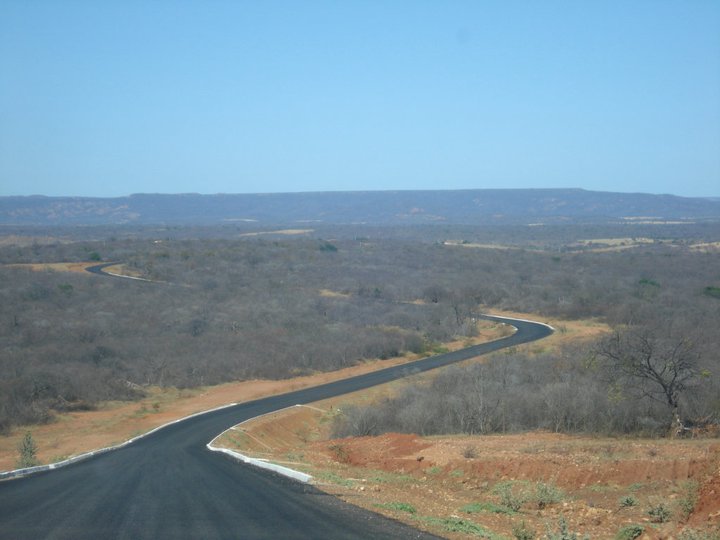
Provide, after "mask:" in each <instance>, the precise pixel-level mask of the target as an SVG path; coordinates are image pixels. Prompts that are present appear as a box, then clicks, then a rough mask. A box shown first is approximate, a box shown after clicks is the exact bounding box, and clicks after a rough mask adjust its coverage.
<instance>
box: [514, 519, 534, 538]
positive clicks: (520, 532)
mask: <svg viewBox="0 0 720 540" xmlns="http://www.w3.org/2000/svg"><path fill="white" fill-rule="evenodd" d="M512 533H513V536H514V537H515V540H535V534H536V533H535V531H534V530H532V529H528V527H527V525H525V522H524V521H522V522H520V524H514V525H513V527H512Z"/></svg>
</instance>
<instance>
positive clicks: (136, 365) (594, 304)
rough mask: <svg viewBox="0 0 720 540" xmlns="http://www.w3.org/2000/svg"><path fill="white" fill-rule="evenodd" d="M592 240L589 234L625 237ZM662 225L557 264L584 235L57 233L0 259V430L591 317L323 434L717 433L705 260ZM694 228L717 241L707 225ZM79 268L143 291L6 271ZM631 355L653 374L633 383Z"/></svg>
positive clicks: (719, 339) (717, 340)
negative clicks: (142, 398)
mask: <svg viewBox="0 0 720 540" xmlns="http://www.w3.org/2000/svg"><path fill="white" fill-rule="evenodd" d="M608 229H609V230H603V231H597V234H603V235H604V237H609V236H610V235H614V236H618V234H623V233H624V232H625V231H624V230H622V231H620V230H613V229H612V228H611V227H609V228H608ZM680 229H681V228H678V229H672V230H666V231H665V235H664V237H665V238H668V239H669V240H668V243H667V244H663V245H648V246H647V247H644V246H641V247H636V248H632V249H628V250H624V251H610V252H591V251H588V250H582V249H580V250H576V251H575V252H568V250H566V249H564V248H563V245H565V244H561V243H559V241H558V240H557V239H558V238H563V239H566V240H565V242H566V243H567V244H569V243H571V242H572V241H573V239H574V238H582V237H586V236H578V235H582V234H583V233H586V232H588V231H587V230H582V231H580V230H576V231H573V230H572V229H571V228H570V227H568V228H565V229H563V228H559V229H557V231H556V232H557V234H553V235H549V234H548V233H547V232H545V233H543V232H538V231H537V230H534V229H531V228H525V231H526V238H525V240H524V242H525V243H524V244H523V237H522V232H523V231H522V230H520V229H517V230H514V231H512V232H506V233H504V234H506V235H512V236H513V239H512V241H508V243H511V244H515V245H516V246H523V245H525V246H527V249H504V250H501V249H478V248H472V247H466V246H463V245H444V244H442V243H441V242H440V240H441V239H442V238H452V239H461V240H462V239H465V241H466V242H468V243H484V242H487V241H488V239H489V237H492V234H491V233H492V231H487V230H482V229H478V230H471V229H460V228H455V229H449V228H447V227H441V226H438V227H418V228H415V229H413V228H408V229H406V230H398V231H396V232H395V233H394V234H388V233H387V231H381V230H378V229H370V228H366V229H363V228H354V229H353V228H349V227H346V228H339V229H338V230H337V231H336V232H337V234H335V235H334V234H332V233H333V231H330V230H323V231H319V232H316V233H315V235H316V236H315V237H313V238H310V237H307V236H305V237H281V236H277V237H263V236H259V237H238V235H237V234H235V231H233V230H231V229H225V230H222V231H220V234H217V232H218V231H214V232H213V231H206V230H202V229H198V230H183V229H175V230H169V231H162V232H158V231H157V229H146V230H140V231H133V234H128V233H127V231H125V232H123V230H118V231H111V230H89V231H77V230H75V231H70V232H68V234H67V236H68V237H69V238H70V239H69V240H68V241H66V242H47V243H44V244H35V245H32V246H25V247H19V246H17V245H11V246H6V247H2V248H0V264H2V265H3V266H1V267H0V351H1V354H0V369H1V370H2V374H3V375H2V378H1V379H0V432H3V431H4V432H7V431H8V430H9V429H11V428H12V427H13V426H17V425H22V424H31V423H40V422H47V421H50V420H51V419H52V415H53V411H62V410H73V409H83V408H92V407H94V406H95V405H96V404H97V403H99V402H100V401H104V400H118V399H119V400H131V399H134V398H135V397H137V396H139V395H142V393H143V388H144V387H146V386H148V385H173V386H178V387H193V386H199V385H208V384H216V383H220V382H223V381H228V380H235V379H249V378H255V377H271V378H284V377H291V376H294V375H298V374H304V373H309V372H313V371H325V370H333V369H338V368H341V367H344V366H349V365H353V364H355V363H357V362H359V361H362V359H365V358H377V357H379V358H385V357H390V356H393V355H397V354H401V353H403V352H404V351H413V352H418V353H422V352H426V351H428V350H430V349H431V348H432V346H433V344H434V343H436V342H438V341H442V340H446V339H449V338H451V337H453V336H467V335H471V334H472V333H473V332H474V324H473V323H472V320H471V318H472V314H473V313H475V312H477V311H482V309H484V308H493V307H494V308H503V309H511V310H517V311H524V312H530V313H537V314H539V315H542V314H546V315H552V316H557V317H563V318H569V319H572V318H581V317H601V318H604V319H605V320H606V321H607V322H608V323H609V324H611V325H612V326H613V327H615V328H617V330H618V333H617V334H616V335H615V336H613V337H612V338H607V339H606V340H605V341H603V342H599V343H595V344H589V345H587V346H583V347H580V348H575V349H572V350H571V349H568V350H564V351H562V352H561V353H558V354H557V355H555V356H546V357H541V358H534V359H532V360H531V361H530V360H528V359H527V358H524V357H523V356H522V355H519V354H517V353H511V354H502V355H498V356H497V357H496V358H494V359H493V360H492V361H490V362H488V363H487V364H484V365H478V366H474V367H470V368H456V369H450V370H447V371H446V372H445V373H443V374H441V375H440V376H438V377H437V378H436V380H435V381H434V382H433V383H432V384H431V387H430V388H429V389H428V388H423V389H417V388H409V389H408V390H407V391H406V392H404V393H403V394H401V395H399V396H397V398H395V399H394V400H393V401H392V402H387V403H384V404H380V405H377V406H375V407H372V408H366V409H356V410H351V411H348V412H347V414H346V416H345V417H344V418H343V419H342V420H341V422H340V424H338V426H336V427H337V431H338V433H342V434H350V433H354V434H365V433H376V432H380V431H385V430H397V431H415V432H419V433H441V432H467V433H489V432H498V431H514V430H522V429H534V428H546V429H551V430H557V431H570V432H573V431H577V432H611V433H653V434H657V433H664V432H666V431H667V428H668V426H669V425H670V422H671V420H672V415H673V414H675V413H678V414H679V415H680V416H682V417H683V419H695V420H699V419H706V420H710V421H711V422H712V421H715V422H717V420H718V418H720V357H719V355H718V352H717V351H718V350H720V332H718V331H717V326H718V322H720V298H718V295H717V294H713V293H714V291H717V290H720V289H718V287H720V254H719V253H718V252H717V251H714V252H707V251H702V250H692V249H689V248H688V247H687V246H686V245H685V244H686V241H687V238H685V237H684V236H683V235H685V236H687V233H688V229H687V228H685V229H682V230H680ZM694 233H695V234H697V237H698V239H700V240H706V241H707V240H717V237H718V236H720V235H719V234H718V231H717V227H716V228H715V229H712V228H711V227H704V228H701V229H696V230H694ZM78 235H85V236H86V237H93V238H96V239H95V240H92V241H82V240H80V239H78V238H73V237H77V236H78ZM91 235H92V236H91ZM543 235H545V236H543ZM98 238H105V239H98ZM323 238H325V239H323ZM328 239H329V240H328ZM540 247H544V248H548V247H549V248H550V249H545V250H541V249H539V248H540ZM92 258H101V259H102V260H104V261H120V262H123V263H125V264H126V265H127V267H128V268H131V269H133V270H135V271H137V272H139V273H140V275H142V276H144V277H146V278H148V279H152V280H157V281H159V282H162V283H147V282H138V281H129V280H120V279H111V278H107V277H102V276H95V275H89V274H87V275H85V274H70V273H64V272H53V271H43V272H34V271H31V270H29V269H26V268H17V267H11V266H7V265H10V264H17V263H31V262H45V263H48V262H59V261H87V260H91V259H92ZM613 339H614V340H615V341H613ZM643 340H645V341H644V342H643ZM643 343H644V345H643ZM643 346H645V347H646V349H647V347H650V350H651V353H652V354H650V357H651V358H650V360H647V361H646V362H645V363H646V364H648V362H649V364H648V365H649V366H650V367H652V366H655V368H656V369H655V371H656V372H658V373H659V372H662V373H659V375H658V373H654V374H653V372H652V369H650V371H647V370H645V371H644V372H643V371H642V370H640V371H638V369H639V367H640V368H641V367H643V366H642V361H643V358H645V356H647V354H646V353H647V350H643ZM629 351H630V352H632V351H634V352H635V353H636V354H634V356H633V355H632V354H629ZM673 351H675V353H682V354H681V356H682V358H679V357H678V359H679V360H682V361H681V362H676V363H675V364H673V362H674V360H673V359H674V358H675V357H673V356H672V355H673V354H674V353H673ZM643 354H645V356H643ZM668 355H670V356H668ZM668 358H669V359H670V360H668ZM633 362H635V364H633ZM638 362H640V364H639V365H638ZM653 362H654V364H653ZM676 364H677V365H676ZM530 366H531V367H530ZM675 368H677V371H678V372H677V374H676V375H677V377H676V378H675V379H672V375H670V379H667V375H668V373H670V372H669V371H667V370H668V369H669V370H672V369H675ZM633 369H635V371H633ZM663 369H665V370H666V371H663ZM655 376H659V377H660V378H661V380H666V382H667V380H670V381H671V382H672V385H673V387H672V388H671V389H669V390H668V389H666V388H664V386H663V384H661V383H660V382H658V380H656V379H654V378H653V377H655ZM663 377H665V379H663Z"/></svg>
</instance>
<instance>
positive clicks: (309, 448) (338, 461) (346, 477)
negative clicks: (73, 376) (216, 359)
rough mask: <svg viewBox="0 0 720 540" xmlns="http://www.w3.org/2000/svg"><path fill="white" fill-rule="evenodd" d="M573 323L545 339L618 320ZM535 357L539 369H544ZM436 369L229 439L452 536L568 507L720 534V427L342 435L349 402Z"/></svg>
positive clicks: (600, 531) (506, 534)
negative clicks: (715, 432)
mask: <svg viewBox="0 0 720 540" xmlns="http://www.w3.org/2000/svg"><path fill="white" fill-rule="evenodd" d="M526 316H527V315H526ZM551 322H552V323H553V324H555V325H557V326H561V325H563V323H562V322H560V321H551ZM564 326H565V331H564V332H562V333H556V334H555V335H554V336H552V337H551V338H549V339H548V340H547V341H545V342H543V344H544V345H545V347H546V349H545V350H546V351H547V350H559V349H560V348H562V347H564V346H565V345H566V344H567V343H568V342H573V343H576V342H577V340H578V339H579V340H586V339H593V338H595V337H597V335H598V334H602V333H606V332H608V331H609V329H608V328H607V327H605V326H604V325H602V324H599V323H597V322H594V321H585V322H583V321H577V322H566V323H564ZM538 345H540V344H530V345H527V346H524V347H523V349H525V350H524V351H521V352H524V353H528V354H530V356H531V358H532V357H535V356H536V355H537V354H538V351H537V347H538ZM533 349H535V352H534V353H533ZM540 354H541V353H540ZM500 355H502V353H500ZM486 361H487V359H484V358H481V359H478V360H474V361H470V362H467V363H466V364H468V365H473V364H477V363H478V362H480V363H483V362H486ZM532 361H533V360H530V363H529V365H528V369H533V365H532ZM435 377H436V375H433V374H425V375H422V376H416V377H415V379H416V380H414V381H409V382H408V381H405V382H395V383H392V384H390V385H386V386H385V387H380V388H375V389H373V390H372V391H371V392H360V393H357V394H354V395H349V396H343V397H340V398H335V399H331V400H326V401H323V402H320V403H315V404H312V405H311V406H303V407H296V408H292V409H287V410H285V411H281V412H278V413H275V414H273V415H268V416H264V417H262V418H258V419H255V420H252V421H249V422H245V423H243V424H241V425H239V426H236V427H235V428H234V429H232V430H229V431H228V432H226V433H225V434H224V435H223V437H222V438H221V439H220V443H221V444H223V445H224V446H226V447H228V448H231V449H234V450H236V451H240V452H241V453H243V454H245V455H249V456H252V457H258V458H264V459H270V460H271V461H273V462H274V463H279V464H282V465H285V466H288V467H291V468H295V469H297V470H302V471H304V472H307V473H309V474H311V475H312V476H313V477H314V478H313V483H315V484H316V485H317V486H319V487H320V488H321V489H323V490H325V491H328V492H330V493H333V494H336V495H338V496H339V497H341V498H343V499H345V500H347V501H348V502H351V503H353V504H357V505H359V506H363V507H365V508H368V509H371V510H373V511H377V512H380V513H383V514H386V515H388V516H390V517H393V518H395V519H399V520H401V521H405V522H408V523H410V524H412V525H413V526H416V527H419V528H422V529H425V530H428V531H430V532H432V533H435V534H438V535H441V536H444V537H448V538H458V539H460V538H477V537H482V538H513V537H515V538H518V537H522V538H529V537H530V536H519V535H520V534H521V533H522V528H523V527H524V528H525V532H526V533H527V534H529V533H530V532H535V533H536V536H535V537H536V538H540V537H542V535H543V534H545V533H546V532H547V531H548V529H552V530H554V531H556V530H557V529H558V527H559V525H558V524H559V522H560V519H562V520H564V521H565V522H566V523H567V524H568V526H569V529H570V530H572V531H577V532H581V533H582V534H583V535H587V536H589V537H591V538H626V537H629V536H620V535H622V534H626V535H627V534H630V533H638V534H637V536H642V538H678V537H685V538H714V536H713V534H717V533H718V526H720V497H718V495H717V494H718V493H719V492H720V491H719V488H720V443H718V442H717V439H712V438H711V439H707V438H705V439H693V440H677V439H675V440H673V439H658V438H652V439H648V438H617V437H599V436H590V437H589V436H580V435H573V436H570V435H564V434H558V433H549V432H546V431H540V432H538V431H534V432H524V433H519V434H508V435H484V436H481V435H475V436H431V437H430V436H426V437H421V436H418V435H416V434H412V433H408V434H399V433H386V434H383V435H377V436H368V437H352V438H342V439H334V438H332V436H333V435H332V433H333V426H334V424H335V422H336V421H337V418H338V417H340V416H342V414H343V411H344V410H345V409H346V408H348V407H355V406H358V405H367V404H371V403H377V402H381V401H382V400H384V399H387V398H388V397H389V396H393V395H397V394H398V393H401V392H402V391H403V390H404V389H405V388H406V387H407V385H408V384H410V385H413V384H420V385H427V384H428V382H429V381H430V380H432V379H433V378H435ZM664 510H666V511H667V512H668V514H667V515H665V514H664V513H663V511H664ZM651 511H652V514H651V513H649V512H651ZM658 513H659V514H658ZM641 530H642V532H640V531H641ZM713 531H715V532H713ZM682 535H685V536H682ZM693 535H694V536H693Z"/></svg>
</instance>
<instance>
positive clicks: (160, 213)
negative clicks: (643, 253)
mask: <svg viewBox="0 0 720 540" xmlns="http://www.w3.org/2000/svg"><path fill="white" fill-rule="evenodd" d="M703 220H710V221H717V220H720V199H717V198H688V197H678V196H674V195H651V194H644V193H632V194H628V193H610V192H598V191H586V190H582V189H484V190H457V191H358V192H311V193H276V194H239V195H228V194H218V195H199V194H176V195H161V194H138V195H130V196H128V197H115V198H93V197H45V196H28V197H0V224H2V225H43V226H47V225H115V224H117V225H120V224H136V225H146V224H148V225H149V224H165V225H213V224H222V223H233V222H236V223H243V222H245V223H258V224H263V223H267V224H288V225H290V224H295V225H300V224H304V223H305V224H310V223H324V224H353V223H357V224H360V223H363V224H379V225H394V224H402V225H410V224H428V223H447V224H464V225H482V224H503V223H508V224H510V223H512V224H523V223H524V224H532V223H568V222H570V223H572V222H584V223H587V222H617V221H626V222H657V221H703Z"/></svg>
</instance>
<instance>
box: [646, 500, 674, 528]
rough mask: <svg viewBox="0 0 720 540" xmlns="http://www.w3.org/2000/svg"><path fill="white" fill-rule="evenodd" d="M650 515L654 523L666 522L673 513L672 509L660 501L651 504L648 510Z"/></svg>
mask: <svg viewBox="0 0 720 540" xmlns="http://www.w3.org/2000/svg"><path fill="white" fill-rule="evenodd" d="M647 514H648V516H650V521H652V522H653V523H665V522H666V521H667V520H669V519H670V516H671V515H672V513H671V512H670V510H668V509H667V508H665V505H664V504H663V503H659V504H657V505H655V506H651V507H650V508H649V509H648V511H647Z"/></svg>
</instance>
